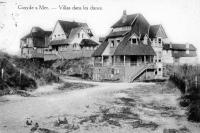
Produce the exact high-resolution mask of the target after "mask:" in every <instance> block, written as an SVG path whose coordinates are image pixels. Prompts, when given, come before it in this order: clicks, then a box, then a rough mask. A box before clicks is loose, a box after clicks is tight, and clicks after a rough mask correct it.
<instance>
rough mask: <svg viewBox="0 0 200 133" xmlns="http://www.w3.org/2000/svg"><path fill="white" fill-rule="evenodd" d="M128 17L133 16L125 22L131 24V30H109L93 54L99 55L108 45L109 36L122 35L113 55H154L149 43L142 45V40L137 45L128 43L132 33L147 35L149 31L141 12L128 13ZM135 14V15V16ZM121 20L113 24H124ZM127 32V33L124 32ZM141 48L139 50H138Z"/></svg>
mask: <svg viewBox="0 0 200 133" xmlns="http://www.w3.org/2000/svg"><path fill="white" fill-rule="evenodd" d="M128 16H129V15H128ZM130 16H131V17H130V18H132V19H133V18H134V20H133V21H131V20H132V19H127V20H128V22H127V23H126V24H130V21H131V25H132V29H131V31H128V32H127V31H123V32H111V33H110V34H109V35H108V36H107V37H106V39H105V41H104V42H103V43H102V44H101V45H100V46H99V47H98V48H97V49H96V50H95V52H94V53H93V56H101V55H102V53H103V52H104V50H105V48H106V47H107V45H108V41H107V40H108V38H110V36H119V35H120V36H122V35H123V37H124V38H123V40H122V41H121V43H120V44H119V45H118V47H117V48H116V50H115V52H114V55H155V52H154V50H153V48H152V47H151V46H150V45H144V44H142V42H140V44H139V45H137V46H133V47H132V45H130V44H129V42H128V39H129V38H130V37H131V36H132V35H133V34H136V35H137V36H140V37H142V36H145V35H148V32H149V26H150V25H149V23H148V22H147V20H146V19H145V18H144V17H143V15H141V14H137V15H136V14H135V15H130ZM134 16H135V17H134ZM136 16H137V17H136ZM121 22H122V20H119V21H118V22H117V23H116V24H115V26H116V25H117V26H124V25H121ZM125 32H127V33H125ZM130 46H131V47H130ZM140 49H141V50H140Z"/></svg>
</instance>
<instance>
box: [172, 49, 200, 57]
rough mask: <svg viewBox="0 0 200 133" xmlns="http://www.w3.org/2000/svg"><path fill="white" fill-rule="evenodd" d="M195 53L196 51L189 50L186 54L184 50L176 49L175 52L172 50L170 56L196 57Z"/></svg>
mask: <svg viewBox="0 0 200 133" xmlns="http://www.w3.org/2000/svg"><path fill="white" fill-rule="evenodd" d="M196 56H197V53H196V51H189V53H188V54H187V53H186V51H177V52H174V51H173V52H172V57H175V58H180V57H196Z"/></svg>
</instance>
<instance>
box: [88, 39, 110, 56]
mask: <svg viewBox="0 0 200 133" xmlns="http://www.w3.org/2000/svg"><path fill="white" fill-rule="evenodd" d="M107 45H108V41H106V40H105V41H104V42H103V43H102V44H101V45H100V46H99V47H98V48H97V49H96V50H95V51H94V53H93V54H92V56H101V55H102V53H103V51H104V50H105V48H106V47H107Z"/></svg>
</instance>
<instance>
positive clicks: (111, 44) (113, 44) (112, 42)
mask: <svg viewBox="0 0 200 133" xmlns="http://www.w3.org/2000/svg"><path fill="white" fill-rule="evenodd" d="M114 46H115V41H114V40H112V41H111V43H110V47H111V48H113V47H114Z"/></svg>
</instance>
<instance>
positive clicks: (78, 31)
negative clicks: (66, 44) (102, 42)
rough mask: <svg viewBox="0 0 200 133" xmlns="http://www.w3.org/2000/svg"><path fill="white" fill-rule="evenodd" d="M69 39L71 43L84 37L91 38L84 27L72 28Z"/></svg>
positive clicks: (78, 41)
mask: <svg viewBox="0 0 200 133" xmlns="http://www.w3.org/2000/svg"><path fill="white" fill-rule="evenodd" d="M69 39H70V40H71V43H72V44H73V43H78V44H79V43H80V42H81V41H82V40H83V39H90V37H89V35H88V34H87V33H86V32H85V30H83V29H82V28H75V29H72V31H71V33H70V35H69Z"/></svg>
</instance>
